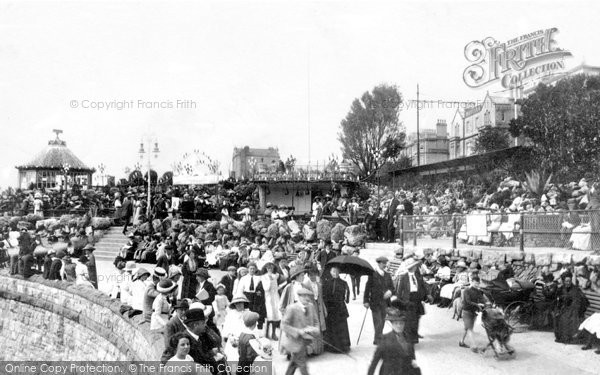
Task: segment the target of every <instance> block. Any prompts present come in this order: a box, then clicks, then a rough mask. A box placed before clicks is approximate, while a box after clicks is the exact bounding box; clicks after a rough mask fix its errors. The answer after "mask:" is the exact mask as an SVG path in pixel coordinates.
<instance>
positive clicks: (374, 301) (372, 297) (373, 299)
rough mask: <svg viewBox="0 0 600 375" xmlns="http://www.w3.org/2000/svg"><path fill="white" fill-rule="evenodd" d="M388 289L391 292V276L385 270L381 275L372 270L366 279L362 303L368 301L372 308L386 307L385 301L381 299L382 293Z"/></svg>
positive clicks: (392, 284) (392, 287)
mask: <svg viewBox="0 0 600 375" xmlns="http://www.w3.org/2000/svg"><path fill="white" fill-rule="evenodd" d="M388 290H389V291H392V292H393V290H394V283H393V282H392V276H391V275H390V274H389V273H387V272H385V273H384V274H383V276H381V275H380V274H379V273H378V272H377V271H374V272H373V273H372V274H371V275H370V276H369V279H368V280H367V285H366V286H365V294H364V299H363V303H368V304H369V305H370V307H371V309H373V310H375V309H384V308H386V307H387V301H386V300H385V299H383V295H384V294H385V292H386V291H388Z"/></svg>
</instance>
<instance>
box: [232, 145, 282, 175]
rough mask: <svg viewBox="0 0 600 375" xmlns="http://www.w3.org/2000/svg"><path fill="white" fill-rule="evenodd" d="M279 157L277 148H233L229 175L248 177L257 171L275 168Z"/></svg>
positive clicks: (279, 159)
mask: <svg viewBox="0 0 600 375" xmlns="http://www.w3.org/2000/svg"><path fill="white" fill-rule="evenodd" d="M280 161H281V158H280V157H279V150H278V149H277V148H273V147H269V148H250V147H248V146H246V147H243V148H238V147H236V148H234V149H233V157H232V160H231V164H232V168H231V177H233V178H237V179H245V178H250V177H251V176H252V175H254V174H255V173H257V172H261V173H262V172H268V171H271V170H275V169H277V167H278V166H279V162H280Z"/></svg>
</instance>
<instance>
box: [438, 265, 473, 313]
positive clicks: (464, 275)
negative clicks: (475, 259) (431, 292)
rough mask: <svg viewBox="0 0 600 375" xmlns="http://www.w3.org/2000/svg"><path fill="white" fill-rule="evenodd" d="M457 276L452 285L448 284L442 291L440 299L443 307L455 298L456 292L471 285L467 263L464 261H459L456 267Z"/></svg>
mask: <svg viewBox="0 0 600 375" xmlns="http://www.w3.org/2000/svg"><path fill="white" fill-rule="evenodd" d="M454 268H455V270H456V274H455V275H454V278H453V279H452V284H446V285H444V286H443V287H442V289H441V290H440V298H441V299H442V306H445V305H448V304H449V303H450V301H452V299H453V298H454V294H455V291H456V290H460V288H463V287H465V286H466V285H468V284H469V272H468V266H467V263H465V261H464V260H459V261H458V262H456V264H455V265H454Z"/></svg>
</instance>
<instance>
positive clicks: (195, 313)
mask: <svg viewBox="0 0 600 375" xmlns="http://www.w3.org/2000/svg"><path fill="white" fill-rule="evenodd" d="M203 320H206V318H205V317H204V310H202V309H197V308H194V309H189V310H188V312H187V313H186V314H185V322H186V323H191V322H199V321H203Z"/></svg>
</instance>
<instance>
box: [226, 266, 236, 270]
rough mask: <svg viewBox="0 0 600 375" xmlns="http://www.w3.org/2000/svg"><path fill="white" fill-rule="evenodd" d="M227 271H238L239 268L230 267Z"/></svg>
mask: <svg viewBox="0 0 600 375" xmlns="http://www.w3.org/2000/svg"><path fill="white" fill-rule="evenodd" d="M227 271H237V268H235V266H229V267H227Z"/></svg>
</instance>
